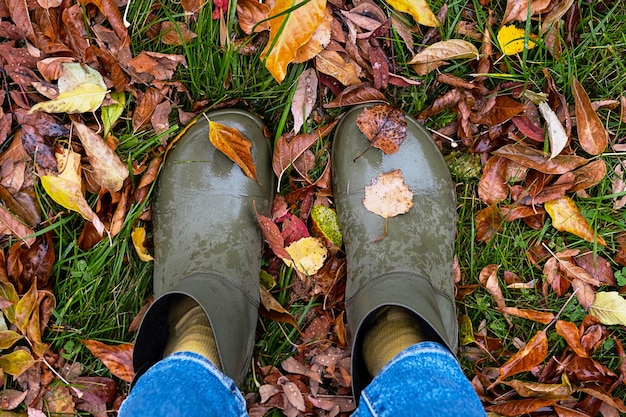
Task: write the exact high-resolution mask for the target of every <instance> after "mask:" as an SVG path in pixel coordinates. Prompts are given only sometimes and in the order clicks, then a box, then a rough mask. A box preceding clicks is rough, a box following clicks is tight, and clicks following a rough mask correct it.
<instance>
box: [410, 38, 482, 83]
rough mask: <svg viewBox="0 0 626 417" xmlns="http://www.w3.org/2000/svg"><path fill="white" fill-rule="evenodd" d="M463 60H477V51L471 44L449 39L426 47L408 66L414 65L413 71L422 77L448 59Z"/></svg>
mask: <svg viewBox="0 0 626 417" xmlns="http://www.w3.org/2000/svg"><path fill="white" fill-rule="evenodd" d="M463 58H473V59H478V58H479V55H478V49H476V47H475V46H474V45H473V44H471V43H469V42H467V41H464V40H462V39H450V40H447V41H441V42H436V43H434V44H432V45H430V46H428V47H427V48H425V49H424V50H423V51H421V52H420V53H418V54H416V55H415V56H414V57H413V59H411V61H409V64H411V65H414V69H415V70H416V71H417V72H418V73H419V74H420V75H424V74H426V73H428V72H430V71H432V70H434V69H435V68H437V67H438V66H440V65H442V64H443V63H445V61H446V60H448V59H463Z"/></svg>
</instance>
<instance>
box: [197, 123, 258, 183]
mask: <svg viewBox="0 0 626 417" xmlns="http://www.w3.org/2000/svg"><path fill="white" fill-rule="evenodd" d="M209 140H210V141H211V143H212V144H213V146H215V147H216V148H217V149H219V150H220V151H222V153H224V155H226V156H227V157H228V159H230V160H231V161H233V162H234V163H235V164H237V165H238V166H239V168H241V170H242V171H243V173H244V174H246V176H247V177H248V178H251V179H253V180H254V181H257V178H256V168H255V167H254V161H253V160H252V154H251V153H250V148H252V142H250V141H249V140H248V139H246V138H245V137H244V136H243V135H242V134H241V132H240V131H239V130H237V129H235V128H233V127H228V126H225V125H223V124H221V123H217V122H212V121H210V120H209Z"/></svg>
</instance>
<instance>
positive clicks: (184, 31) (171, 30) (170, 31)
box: [161, 21, 198, 45]
mask: <svg viewBox="0 0 626 417" xmlns="http://www.w3.org/2000/svg"><path fill="white" fill-rule="evenodd" d="M197 37H198V35H196V34H195V33H193V32H192V31H190V30H189V28H188V27H187V24H186V23H183V22H176V23H174V22H170V21H165V22H163V23H161V41H162V42H163V43H164V44H166V45H185V44H187V43H189V42H191V40H192V39H195V38H197Z"/></svg>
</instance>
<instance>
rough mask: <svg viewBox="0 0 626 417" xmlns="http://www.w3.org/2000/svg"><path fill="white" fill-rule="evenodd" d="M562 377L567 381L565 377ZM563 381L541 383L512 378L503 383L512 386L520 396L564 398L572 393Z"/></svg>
mask: <svg viewBox="0 0 626 417" xmlns="http://www.w3.org/2000/svg"><path fill="white" fill-rule="evenodd" d="M564 379H565V381H567V378H566V377H565V378H564ZM565 381H564V382H562V383H560V384H542V383H539V382H530V381H518V380H513V381H509V382H505V383H504V384H505V385H508V386H509V387H511V388H513V389H514V390H515V391H517V393H518V394H519V395H520V396H522V397H526V398H544V399H547V400H564V399H566V398H569V396H570V395H572V387H571V386H570V384H568V383H566V382H565ZM567 382H569V381H567Z"/></svg>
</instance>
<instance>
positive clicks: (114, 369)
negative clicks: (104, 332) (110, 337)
mask: <svg viewBox="0 0 626 417" xmlns="http://www.w3.org/2000/svg"><path fill="white" fill-rule="evenodd" d="M81 343H82V344H83V345H85V346H86V347H87V349H89V351H90V352H91V353H92V354H93V355H94V356H95V357H96V358H98V359H100V360H101V361H102V363H104V366H106V367H107V368H108V369H109V371H111V373H112V374H113V375H115V376H116V377H118V378H119V379H121V380H122V381H126V382H131V381H132V380H133V376H134V375H135V373H134V372H133V360H132V359H133V345H132V344H130V343H124V344H121V345H117V346H113V345H107V344H104V343H102V342H99V341H97V340H81Z"/></svg>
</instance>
